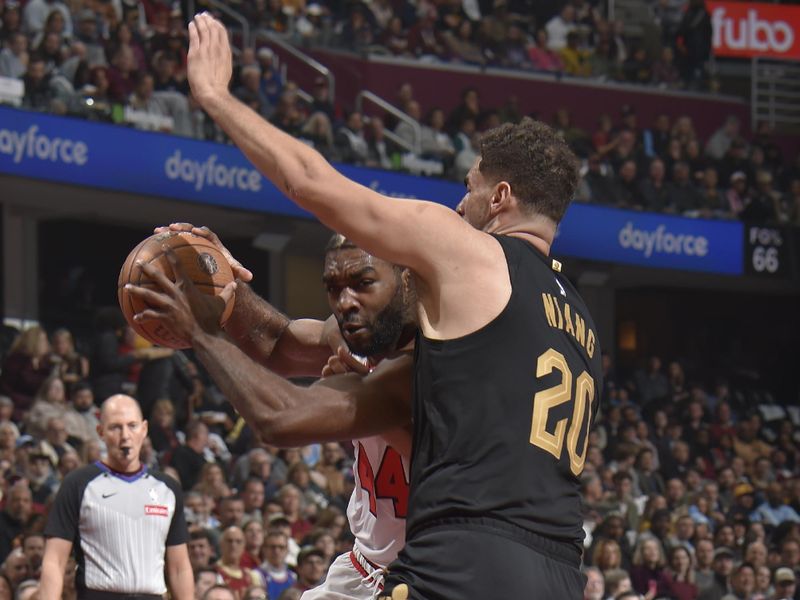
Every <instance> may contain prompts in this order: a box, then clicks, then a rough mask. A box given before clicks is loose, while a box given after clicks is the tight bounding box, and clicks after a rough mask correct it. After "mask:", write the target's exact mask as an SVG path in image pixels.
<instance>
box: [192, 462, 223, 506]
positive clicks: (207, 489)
mask: <svg viewBox="0 0 800 600" xmlns="http://www.w3.org/2000/svg"><path fill="white" fill-rule="evenodd" d="M192 490H193V491H195V492H200V493H202V494H208V495H209V496H211V497H212V498H213V499H214V501H215V502H219V501H220V499H222V498H227V497H228V496H230V495H231V494H232V491H231V488H229V487H228V484H227V483H225V472H224V471H223V470H222V467H221V466H220V465H218V464H217V463H206V464H205V465H203V468H202V469H201V470H200V479H199V480H198V482H197V483H196V484H195V486H194V487H193V488H192Z"/></svg>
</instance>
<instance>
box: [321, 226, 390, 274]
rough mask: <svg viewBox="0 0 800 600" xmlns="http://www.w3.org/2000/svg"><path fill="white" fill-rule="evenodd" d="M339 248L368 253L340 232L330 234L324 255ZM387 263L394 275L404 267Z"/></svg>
mask: <svg viewBox="0 0 800 600" xmlns="http://www.w3.org/2000/svg"><path fill="white" fill-rule="evenodd" d="M339 250H361V251H362V252H364V253H366V254H369V252H367V251H366V250H364V249H363V248H361V247H359V246H357V245H356V244H355V243H354V242H353V241H352V240H350V239H349V238H347V237H345V236H343V235H342V234H341V233H334V234H333V235H332V236H331V239H329V240H328V243H327V244H325V255H326V256H327V255H328V254H330V253H331V252H337V251H339ZM384 262H389V261H384ZM389 264H390V265H391V266H392V268H393V269H394V272H395V275H399V274H400V273H402V272H403V270H404V269H405V267H401V266H400V265H396V264H394V263H389Z"/></svg>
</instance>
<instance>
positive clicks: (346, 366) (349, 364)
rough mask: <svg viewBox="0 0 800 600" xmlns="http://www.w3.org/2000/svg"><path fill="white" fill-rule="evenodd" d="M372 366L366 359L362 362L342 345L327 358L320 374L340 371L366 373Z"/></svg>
mask: <svg viewBox="0 0 800 600" xmlns="http://www.w3.org/2000/svg"><path fill="white" fill-rule="evenodd" d="M371 369H372V367H371V366H370V364H369V361H368V360H365V361H363V362H362V360H360V359H359V358H358V357H356V356H353V354H352V353H351V352H350V351H348V350H347V349H346V348H344V347H339V348H338V349H337V350H336V354H334V355H333V356H331V357H330V358H329V359H328V363H327V364H326V365H325V366H324V367H322V376H323V377H330V376H331V375H341V374H342V373H358V374H359V375H368V374H369V372H370V370H371Z"/></svg>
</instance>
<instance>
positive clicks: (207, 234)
mask: <svg viewBox="0 0 800 600" xmlns="http://www.w3.org/2000/svg"><path fill="white" fill-rule="evenodd" d="M168 231H176V232H181V231H187V232H189V233H193V234H194V235H197V236H200V237H203V238H206V239H207V240H208V241H209V242H211V243H212V244H214V245H215V246H216V247H217V250H219V251H220V252H221V253H222V255H223V256H224V257H225V258H226V259H227V261H228V264H229V265H230V266H231V269H232V270H233V276H234V277H235V278H236V279H241V280H242V281H244V282H245V283H246V282H248V281H251V280H252V279H253V273H252V271H250V269H248V268H246V267H245V266H244V265H242V263H240V262H239V261H238V260H236V259H235V258H234V257H233V255H232V254H231V253H230V251H229V250H228V249H227V248H226V247H225V246H224V244H223V243H222V241H221V240H220V239H219V236H217V234H216V233H214V232H213V231H211V230H210V229H209V228H208V227H206V226H205V225H204V226H202V227H196V226H194V225H192V224H191V223H170V224H169V226H162V227H156V228H155V229H154V230H153V233H167V232H168Z"/></svg>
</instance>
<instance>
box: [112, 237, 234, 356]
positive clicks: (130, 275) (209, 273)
mask: <svg viewBox="0 0 800 600" xmlns="http://www.w3.org/2000/svg"><path fill="white" fill-rule="evenodd" d="M165 247H166V248H170V249H171V250H172V251H173V252H174V256H175V259H176V260H177V261H178V262H179V263H180V267H181V270H182V272H183V275H184V277H185V278H186V279H187V280H189V281H191V282H192V283H193V284H194V286H195V288H196V289H197V290H198V291H200V292H202V293H204V294H209V295H212V296H220V297H222V298H223V300H225V302H226V304H225V310H224V311H223V313H222V324H224V323H225V321H227V319H228V318H229V317H230V315H231V312H233V305H234V301H233V296H232V295H230V296H229V297H225V296H223V295H222V293H223V290H225V287H226V286H227V285H228V284H229V283H231V282H232V281H233V271H232V269H231V267H230V265H229V264H228V260H227V258H226V257H225V256H224V255H223V254H222V253H221V252H220V250H219V249H218V248H217V246H216V245H215V244H214V243H213V242H211V241H209V240H208V239H206V238H204V237H202V236H198V235H194V234H192V233H189V232H172V231H168V232H164V233H159V234H156V235H152V236H150V237H149V238H147V239H146V240H144V241H142V242H141V243H140V244H139V245H138V246H136V247H135V248H134V249H133V250H132V251H131V253H130V254H129V255H128V258H127V259H126V260H125V264H123V265H122V270H121V271H120V274H119V280H118V287H117V298H118V300H119V305H120V308H121V309H122V312H123V314H124V315H125V319H126V320H127V321H128V324H130V326H131V327H132V328H133V329H134V330H135V331H136V333H138V334H139V335H141V336H142V337H143V338H145V339H147V340H149V341H151V342H153V343H154V344H158V345H159V346H166V347H167V348H175V349H179V348H188V347H189V344H188V342H187V341H186V340H184V339H183V338H182V337H181V336H178V335H176V334H175V332H174V331H172V329H171V328H170V326H169V323H167V322H165V321H163V320H161V319H153V320H146V321H137V320H135V319H134V318H133V317H134V315H136V314H138V313H142V312H144V311H146V310H148V309H158V308H159V307H157V306H153V305H152V304H150V303H148V301H147V300H146V299H145V298H143V297H142V296H141V295H137V294H134V293H131V292H130V291H129V290H128V289H126V288H125V285H126V284H128V283H131V284H134V285H136V286H139V287H142V288H145V289H148V290H153V291H154V292H160V291H161V286H159V284H158V283H156V281H154V280H153V279H152V278H151V277H150V276H148V274H147V273H145V271H144V269H143V268H142V265H149V266H150V267H152V269H154V270H155V272H156V276H163V277H164V278H166V279H167V280H169V281H171V282H173V283H174V282H175V281H176V276H175V273H174V272H173V271H174V269H173V268H172V265H171V264H170V261H169V259H168V257H167V256H166V254H165V250H164V248H165Z"/></svg>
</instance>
